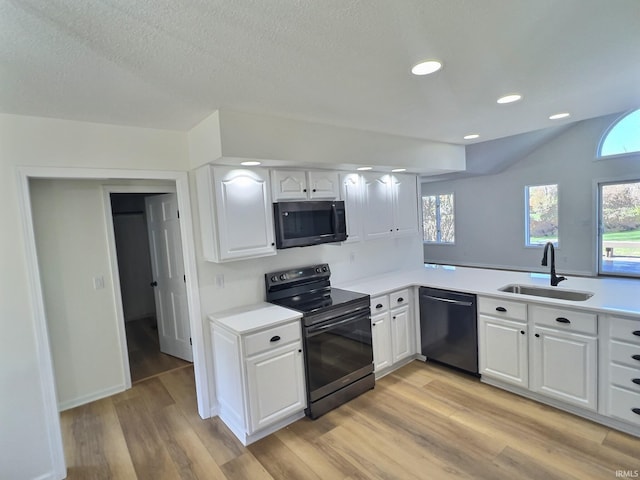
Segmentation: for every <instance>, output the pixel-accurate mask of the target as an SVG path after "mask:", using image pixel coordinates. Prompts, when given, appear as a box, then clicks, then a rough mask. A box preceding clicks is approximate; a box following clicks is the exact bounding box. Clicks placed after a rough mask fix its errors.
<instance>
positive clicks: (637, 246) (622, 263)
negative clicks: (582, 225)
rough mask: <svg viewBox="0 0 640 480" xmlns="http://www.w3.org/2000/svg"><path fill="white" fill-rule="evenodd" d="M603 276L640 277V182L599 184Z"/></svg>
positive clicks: (599, 240)
mask: <svg viewBox="0 0 640 480" xmlns="http://www.w3.org/2000/svg"><path fill="white" fill-rule="evenodd" d="M598 190H599V192H598V193H599V204H600V205H599V208H600V228H599V235H598V237H599V238H598V243H599V245H600V248H599V251H600V262H599V264H600V268H599V271H600V273H601V274H605V275H622V276H633V277H640V180H636V181H627V182H620V183H606V184H600V185H599V189H598Z"/></svg>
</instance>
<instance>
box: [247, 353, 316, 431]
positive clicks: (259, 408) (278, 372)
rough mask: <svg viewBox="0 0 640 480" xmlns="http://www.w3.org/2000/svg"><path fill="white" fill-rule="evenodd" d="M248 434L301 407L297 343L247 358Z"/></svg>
mask: <svg viewBox="0 0 640 480" xmlns="http://www.w3.org/2000/svg"><path fill="white" fill-rule="evenodd" d="M247 390H248V393H249V418H250V421H249V425H250V427H249V433H250V434H251V433H253V432H256V431H258V430H260V429H262V428H265V427H267V426H269V425H272V424H273V423H275V422H277V421H278V420H281V419H283V418H285V417H288V416H289V415H293V414H294V413H296V412H300V411H302V410H304V408H305V407H306V393H305V384H304V367H303V360H302V346H301V345H300V344H298V343H296V344H293V345H289V346H287V347H283V348H281V349H278V350H274V351H271V352H269V353H266V354H264V355H258V356H255V357H251V358H248V359H247Z"/></svg>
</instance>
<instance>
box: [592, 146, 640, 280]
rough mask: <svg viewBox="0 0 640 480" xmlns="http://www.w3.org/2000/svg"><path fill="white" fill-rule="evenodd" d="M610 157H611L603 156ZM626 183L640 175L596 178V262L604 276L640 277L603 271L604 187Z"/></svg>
mask: <svg viewBox="0 0 640 480" xmlns="http://www.w3.org/2000/svg"><path fill="white" fill-rule="evenodd" d="M636 153H639V152H636ZM603 158H609V157H603ZM626 183H640V175H634V176H623V177H616V178H606V179H598V180H594V182H593V185H594V199H595V211H596V215H597V217H596V222H595V230H596V231H595V240H596V248H595V255H596V258H595V263H596V275H597V276H602V277H619V278H620V277H621V278H632V279H638V278H640V273H625V272H605V271H603V269H602V267H603V253H604V252H603V247H604V245H603V243H604V242H603V239H602V236H603V234H604V221H603V214H604V212H603V210H604V209H603V208H602V207H603V205H602V187H603V186H610V185H623V184H626Z"/></svg>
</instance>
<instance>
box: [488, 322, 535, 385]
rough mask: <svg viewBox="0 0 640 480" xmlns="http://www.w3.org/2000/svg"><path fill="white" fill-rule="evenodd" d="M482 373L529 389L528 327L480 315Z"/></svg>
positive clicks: (519, 323) (523, 324) (520, 323)
mask: <svg viewBox="0 0 640 480" xmlns="http://www.w3.org/2000/svg"><path fill="white" fill-rule="evenodd" d="M478 319H479V321H480V326H479V329H478V357H479V358H478V360H479V363H480V373H481V374H482V375H485V376H487V377H493V378H497V379H498V380H502V381H503V382H508V383H512V384H514V385H518V386H520V387H524V388H528V387H529V357H528V349H527V324H526V323H522V322H513V321H511V320H505V319H502V318H493V317H488V316H485V315H479V316H478Z"/></svg>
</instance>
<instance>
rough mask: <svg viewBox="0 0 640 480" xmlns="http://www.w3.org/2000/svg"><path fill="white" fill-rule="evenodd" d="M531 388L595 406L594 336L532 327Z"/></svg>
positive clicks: (595, 361) (587, 405) (567, 400)
mask: <svg viewBox="0 0 640 480" xmlns="http://www.w3.org/2000/svg"><path fill="white" fill-rule="evenodd" d="M531 344H532V346H531V348H532V352H533V356H532V358H533V364H532V369H533V371H532V373H533V378H532V386H531V388H532V390H534V391H536V392H539V393H542V394H545V395H548V396H550V397H554V398H557V399H559V400H563V401H565V402H567V403H571V404H573V405H578V406H580V407H583V408H587V409H589V410H595V409H596V408H597V400H596V392H597V387H596V385H597V383H596V382H597V367H598V365H597V356H596V349H597V339H596V338H595V337H591V336H587V335H580V334H577V333H570V332H561V331H557V330H553V329H549V328H543V327H535V328H534V336H533V337H532V340H531Z"/></svg>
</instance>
